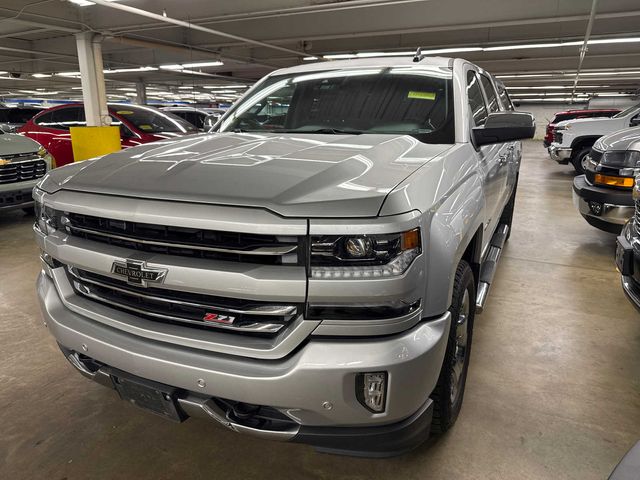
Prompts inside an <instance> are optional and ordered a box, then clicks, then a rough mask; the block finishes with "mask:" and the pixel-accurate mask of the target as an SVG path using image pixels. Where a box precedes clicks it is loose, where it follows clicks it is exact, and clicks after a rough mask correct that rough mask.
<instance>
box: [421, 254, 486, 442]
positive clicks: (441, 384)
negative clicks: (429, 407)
mask: <svg viewBox="0 0 640 480" xmlns="http://www.w3.org/2000/svg"><path fill="white" fill-rule="evenodd" d="M475 309H476V287H475V282H474V278H473V272H472V270H471V267H470V266H469V264H468V263H467V262H466V261H465V260H461V261H460V263H459V264H458V268H457V269H456V276H455V280H454V284H453V296H452V299H451V307H449V311H450V312H451V327H450V329H449V339H448V342H447V349H446V351H445V354H444V361H443V362H442V369H441V370H440V377H439V378H438V383H437V385H436V388H435V390H434V391H433V393H432V394H431V398H432V399H433V402H434V408H433V421H432V423H431V432H432V433H433V434H435V435H438V434H442V433H444V432H446V431H447V430H449V429H450V428H451V427H452V426H453V424H454V423H455V422H456V419H457V418H458V414H459V413H460V409H461V407H462V400H463V398H464V387H465V384H466V381H467V370H468V369H469V358H470V355H471V339H472V337H473V319H474V316H475Z"/></svg>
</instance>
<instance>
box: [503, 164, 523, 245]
mask: <svg viewBox="0 0 640 480" xmlns="http://www.w3.org/2000/svg"><path fill="white" fill-rule="evenodd" d="M518 178H519V177H516V184H515V185H514V186H513V191H512V192H511V196H510V197H509V201H508V202H507V204H506V205H505V206H504V209H503V210H502V215H500V224H502V225H506V226H508V227H509V231H508V232H507V238H506V240H509V237H511V224H512V223H513V210H514V209H515V208H516V191H517V190H518Z"/></svg>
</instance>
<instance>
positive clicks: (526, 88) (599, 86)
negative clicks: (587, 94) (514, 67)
mask: <svg viewBox="0 0 640 480" xmlns="http://www.w3.org/2000/svg"><path fill="white" fill-rule="evenodd" d="M610 86H611V85H578V87H577V88H592V89H594V90H595V89H598V88H607V87H610ZM567 88H573V85H542V86H540V85H533V86H530V87H520V86H518V87H509V86H507V90H552V89H553V90H555V89H567Z"/></svg>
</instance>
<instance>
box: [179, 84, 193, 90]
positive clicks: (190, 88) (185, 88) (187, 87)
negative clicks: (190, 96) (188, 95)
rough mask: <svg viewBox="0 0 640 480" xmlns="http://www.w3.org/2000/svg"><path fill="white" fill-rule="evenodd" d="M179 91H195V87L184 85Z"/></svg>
mask: <svg viewBox="0 0 640 480" xmlns="http://www.w3.org/2000/svg"><path fill="white" fill-rule="evenodd" d="M178 90H193V87H190V86H188V85H184V86H182V87H178Z"/></svg>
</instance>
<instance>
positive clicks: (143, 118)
mask: <svg viewBox="0 0 640 480" xmlns="http://www.w3.org/2000/svg"><path fill="white" fill-rule="evenodd" d="M110 110H111V112H112V113H113V114H115V115H117V116H118V117H120V118H124V119H125V120H127V121H128V122H129V123H131V124H132V125H133V126H134V127H136V128H137V129H138V130H140V131H141V132H144V133H163V132H168V133H188V132H196V131H197V129H196V127H195V126H194V125H192V124H191V123H189V122H187V121H186V120H184V119H182V118H180V117H178V116H177V115H174V114H172V113H170V112H161V111H160V110H156V109H154V108H149V107H140V106H133V105H117V106H111V107H110Z"/></svg>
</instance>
